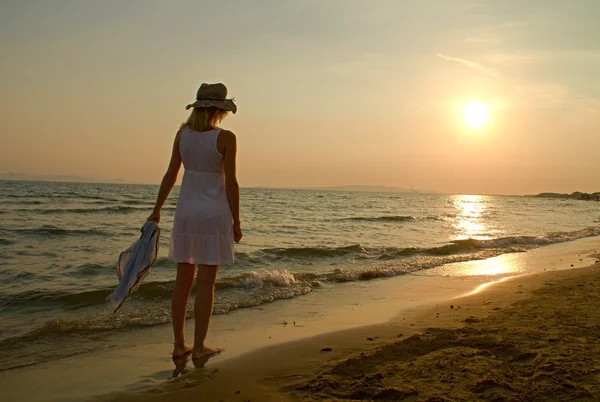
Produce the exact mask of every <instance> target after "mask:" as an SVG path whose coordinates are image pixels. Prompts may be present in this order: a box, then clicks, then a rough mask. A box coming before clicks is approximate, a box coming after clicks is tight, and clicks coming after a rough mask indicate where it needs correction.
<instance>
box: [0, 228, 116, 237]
mask: <svg viewBox="0 0 600 402" xmlns="http://www.w3.org/2000/svg"><path fill="white" fill-rule="evenodd" d="M7 231H10V232H13V233H17V234H23V235H29V236H43V237H60V236H82V235H84V236H102V237H107V236H111V234H110V233H108V232H104V231H102V230H98V229H63V228H59V227H57V226H54V225H42V226H40V227H39V228H37V229H12V230H7Z"/></svg>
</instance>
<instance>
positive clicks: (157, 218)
mask: <svg viewBox="0 0 600 402" xmlns="http://www.w3.org/2000/svg"><path fill="white" fill-rule="evenodd" d="M147 220H149V221H155V222H156V223H160V211H152V213H151V214H150V216H149V217H148V219H147Z"/></svg>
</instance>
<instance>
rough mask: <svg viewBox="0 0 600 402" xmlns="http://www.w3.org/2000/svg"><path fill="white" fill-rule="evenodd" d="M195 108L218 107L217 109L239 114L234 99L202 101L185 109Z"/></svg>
mask: <svg viewBox="0 0 600 402" xmlns="http://www.w3.org/2000/svg"><path fill="white" fill-rule="evenodd" d="M193 107H216V108H217V109H223V110H227V111H229V112H232V113H234V114H235V112H237V106H236V105H235V103H233V100H232V99H224V100H216V99H215V100H213V99H210V100H209V99H202V100H197V101H196V102H194V103H191V104H189V105H187V106H186V107H185V110H188V109H191V108H193Z"/></svg>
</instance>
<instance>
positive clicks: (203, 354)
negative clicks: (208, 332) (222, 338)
mask: <svg viewBox="0 0 600 402" xmlns="http://www.w3.org/2000/svg"><path fill="white" fill-rule="evenodd" d="M222 351H223V349H219V348H208V347H206V346H204V347H203V348H196V349H194V351H193V352H192V359H201V358H207V357H212V356H216V355H218V354H219V353H221V352H222Z"/></svg>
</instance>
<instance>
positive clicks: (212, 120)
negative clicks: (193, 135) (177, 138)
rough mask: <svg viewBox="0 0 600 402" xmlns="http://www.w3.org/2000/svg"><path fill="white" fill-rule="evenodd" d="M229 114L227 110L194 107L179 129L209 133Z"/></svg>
mask: <svg viewBox="0 0 600 402" xmlns="http://www.w3.org/2000/svg"><path fill="white" fill-rule="evenodd" d="M228 114H229V111H228V110H223V109H218V108H216V107H212V106H211V107H195V108H194V110H192V113H190V117H188V119H187V121H186V122H185V123H183V124H182V125H181V128H184V127H188V128H189V129H190V130H193V131H209V130H213V129H215V128H217V126H218V125H219V123H220V122H221V121H222V120H223V119H224V118H225V117H226V116H227V115H228Z"/></svg>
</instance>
